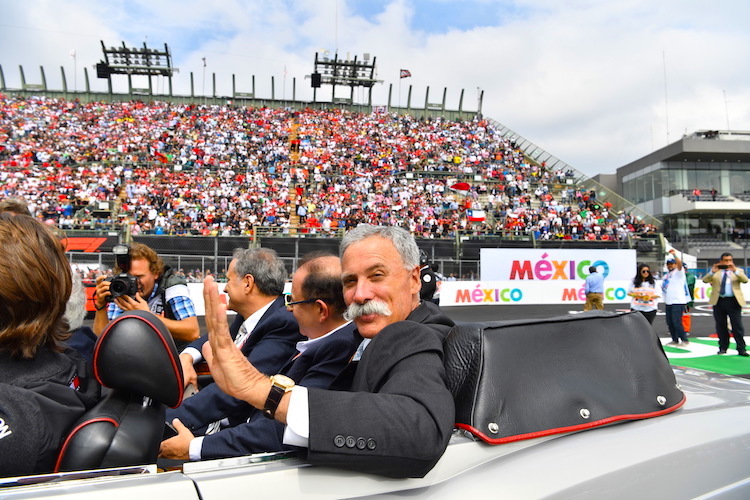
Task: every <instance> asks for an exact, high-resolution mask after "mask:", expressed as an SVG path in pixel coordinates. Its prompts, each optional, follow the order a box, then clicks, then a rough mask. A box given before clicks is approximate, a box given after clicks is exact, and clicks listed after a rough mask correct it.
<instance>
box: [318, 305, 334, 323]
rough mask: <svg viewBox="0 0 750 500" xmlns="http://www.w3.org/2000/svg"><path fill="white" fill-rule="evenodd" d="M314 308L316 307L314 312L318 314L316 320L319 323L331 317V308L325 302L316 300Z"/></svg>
mask: <svg viewBox="0 0 750 500" xmlns="http://www.w3.org/2000/svg"><path fill="white" fill-rule="evenodd" d="M315 307H317V309H316V311H317V312H318V319H319V320H320V322H321V323H322V322H323V321H326V320H327V319H328V318H330V317H331V307H330V306H329V305H328V303H326V302H325V301H323V300H316V301H315Z"/></svg>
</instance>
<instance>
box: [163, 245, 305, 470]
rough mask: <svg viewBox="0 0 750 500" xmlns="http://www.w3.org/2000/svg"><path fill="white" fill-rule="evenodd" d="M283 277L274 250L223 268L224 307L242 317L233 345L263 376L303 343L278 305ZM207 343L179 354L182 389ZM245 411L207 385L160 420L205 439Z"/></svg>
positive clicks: (239, 257)
mask: <svg viewBox="0 0 750 500" xmlns="http://www.w3.org/2000/svg"><path fill="white" fill-rule="evenodd" d="M286 277H287V271H286V267H285V266H284V262H283V261H282V260H281V259H280V258H279V256H278V255H277V254H276V252H275V251H273V250H270V249H266V248H258V249H238V250H236V251H235V253H234V258H233V259H232V261H231V262H230V263H229V268H228V269H227V283H226V285H225V287H224V292H225V293H226V294H227V296H228V299H229V300H228V301H227V306H226V307H227V309H231V310H233V311H236V312H237V314H238V315H239V316H240V317H241V318H243V322H242V323H241V324H240V325H239V326H238V328H237V333H236V335H234V339H233V342H234V343H235V345H236V346H237V347H238V348H239V349H240V351H241V352H242V355H243V356H244V357H246V358H247V359H248V360H249V361H250V362H251V363H253V365H255V366H258V367H259V368H258V369H259V370H262V371H263V373H277V372H278V371H279V370H281V368H283V366H284V364H285V363H286V362H287V360H288V359H289V358H290V357H292V356H294V354H295V353H296V352H297V351H296V349H295V346H296V345H297V342H299V341H300V340H304V337H302V336H301V335H300V333H299V326H298V325H297V321H296V319H295V318H294V315H293V314H292V313H291V312H290V311H288V310H287V308H286V307H285V306H284V296H283V295H282V292H283V291H284V282H285V280H286ZM233 326H236V325H233ZM233 333H234V332H233ZM207 340H208V337H207V336H205V335H204V336H203V337H201V338H200V339H198V340H196V341H195V342H193V343H192V344H190V346H189V347H187V348H186V349H185V350H184V351H183V352H182V353H180V361H181V362H182V367H183V372H184V374H185V384H186V386H187V385H188V384H190V383H196V382H197V376H196V374H195V369H194V368H193V364H194V363H198V362H200V361H202V360H203V355H202V352H201V349H202V347H203V344H205V343H206V341H207ZM261 367H262V368H261ZM248 410H249V408H248V406H247V404H245V403H242V402H241V401H238V400H236V399H235V398H232V397H231V396H229V395H227V394H226V393H224V392H223V391H222V390H221V389H220V388H219V387H218V386H217V385H216V384H209V385H208V386H206V387H204V388H203V389H201V390H200V391H199V392H198V393H197V394H195V395H194V396H192V397H189V398H187V399H184V400H183V402H182V404H181V405H180V406H179V407H178V408H175V409H169V410H167V418H166V421H167V422H169V423H171V422H172V421H173V420H174V419H175V418H177V419H179V420H180V422H181V425H183V426H184V427H185V428H186V429H188V430H189V431H191V432H192V433H193V434H195V435H205V434H212V433H214V432H218V431H219V430H221V429H222V428H224V427H227V426H232V425H236V424H237V423H238V422H242V421H244V420H245V419H246V418H247V412H248ZM178 431H179V430H178ZM178 451H179V452H180V453H177V452H174V453H173V455H171V456H166V455H165V456H166V458H174V459H187V458H188V456H187V454H186V453H182V452H183V451H186V450H182V448H180V449H179V450H178Z"/></svg>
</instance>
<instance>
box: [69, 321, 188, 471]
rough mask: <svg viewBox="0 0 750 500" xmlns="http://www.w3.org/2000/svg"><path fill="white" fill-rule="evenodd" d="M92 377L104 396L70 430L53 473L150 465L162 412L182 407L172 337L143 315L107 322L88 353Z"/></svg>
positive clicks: (161, 429) (159, 435)
mask: <svg viewBox="0 0 750 500" xmlns="http://www.w3.org/2000/svg"><path fill="white" fill-rule="evenodd" d="M93 364H94V375H95V376H96V378H97V380H98V381H99V382H100V383H101V384H102V386H103V387H105V388H109V389H110V390H109V391H108V394H107V396H106V397H105V398H104V399H103V400H102V401H100V402H99V403H98V404H97V405H96V406H95V407H93V408H92V409H91V410H89V411H88V412H86V414H85V415H84V416H83V417H82V418H81V419H80V420H79V421H78V422H77V423H76V424H75V425H74V426H73V430H72V431H71V432H70V434H69V435H68V437H67V438H66V439H65V441H64V443H63V446H62V448H61V450H60V453H59V456H58V459H57V464H56V467H55V472H62V471H72V470H85V469H98V468H106V467H124V466H129V465H142V464H152V463H156V458H157V454H158V452H159V444H160V442H161V440H162V435H163V432H164V415H165V410H166V407H167V406H169V407H171V408H175V407H177V406H179V404H180V403H181V402H182V394H183V385H184V384H183V377H182V367H181V365H180V359H179V356H178V354H177V350H176V348H175V344H174V341H173V339H172V336H171V335H170V333H169V330H167V328H166V326H164V323H162V321H161V320H160V319H159V318H158V317H156V316H155V315H153V314H151V313H149V312H144V311H131V312H127V313H125V314H123V315H121V316H120V317H118V318H116V319H115V320H113V321H112V322H111V323H110V324H109V325H107V327H106V328H105V330H104V332H102V334H101V336H100V337H99V340H98V341H97V343H96V347H95V348H94V356H93Z"/></svg>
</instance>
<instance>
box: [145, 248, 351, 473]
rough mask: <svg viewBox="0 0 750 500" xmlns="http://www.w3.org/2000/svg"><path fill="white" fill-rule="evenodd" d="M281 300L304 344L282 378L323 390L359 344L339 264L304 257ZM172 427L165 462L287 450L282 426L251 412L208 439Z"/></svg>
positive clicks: (326, 256) (164, 445)
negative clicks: (348, 315) (348, 317)
mask: <svg viewBox="0 0 750 500" xmlns="http://www.w3.org/2000/svg"><path fill="white" fill-rule="evenodd" d="M284 298H285V304H286V308H287V309H288V310H290V311H292V314H294V317H295V318H296V319H297V323H298V324H299V331H300V333H301V334H302V335H304V336H305V337H307V339H306V340H302V341H300V342H297V352H296V353H295V355H294V356H293V357H291V358H290V359H289V360H288V361H287V363H286V364H285V366H284V367H283V368H282V369H281V371H280V373H282V374H283V375H284V376H286V377H288V378H290V379H291V380H292V381H294V382H295V383H297V384H303V385H304V386H305V387H308V388H309V387H321V388H323V389H327V388H328V386H329V385H331V382H332V381H333V380H334V379H335V378H336V376H337V375H338V374H339V373H340V372H341V370H342V369H343V368H344V367H345V366H346V364H347V363H348V362H349V359H350V358H351V357H352V355H353V354H354V351H355V349H356V348H357V346H358V345H359V343H360V342H361V341H362V337H360V336H359V335H358V334H357V333H356V331H355V329H354V324H353V323H352V322H351V321H347V320H345V319H344V311H345V309H346V305H345V304H344V296H343V293H342V288H341V261H340V259H339V258H338V257H337V256H335V255H331V254H322V253H313V254H310V255H307V256H306V257H305V258H304V259H302V260H301V261H300V263H299V267H298V268H297V271H296V272H295V273H294V278H293V279H292V293H291V294H288V295H285V297H284ZM173 425H174V427H175V429H176V430H177V431H178V435H177V436H175V437H173V438H171V439H168V440H165V441H164V442H162V445H161V449H160V456H162V457H164V458H170V459H181V460H186V459H188V458H190V459H191V460H208V459H215V458H223V457H231V456H242V455H250V454H252V453H258V452H264V451H279V450H282V449H284V448H285V447H284V446H283V444H282V436H283V434H284V425H283V424H282V423H281V422H278V421H276V420H272V419H269V418H267V417H266V416H265V415H263V413H262V412H261V411H259V410H257V409H255V408H250V410H249V413H248V414H246V415H243V416H242V418H241V419H239V421H234V422H233V421H229V422H228V426H227V427H226V428H224V429H222V430H221V431H220V432H217V433H215V434H211V435H208V436H200V437H195V436H194V435H193V433H191V432H190V430H188V429H187V428H186V427H185V426H184V425H182V423H180V421H179V420H175V421H174V422H173ZM287 448H288V447H287Z"/></svg>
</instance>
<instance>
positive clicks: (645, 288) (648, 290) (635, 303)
mask: <svg viewBox="0 0 750 500" xmlns="http://www.w3.org/2000/svg"><path fill="white" fill-rule="evenodd" d="M628 296H630V297H632V300H631V301H630V310H631V311H639V312H640V313H641V314H643V315H644V316H645V317H646V319H647V320H648V322H649V323H650V324H653V323H654V318H655V317H656V311H657V310H658V307H657V300H658V298H659V291H658V290H657V288H656V280H654V277H653V275H652V274H651V267H650V266H649V265H648V264H640V265H638V271H637V272H636V274H635V277H634V278H633V280H632V281H631V282H630V284H629V285H628Z"/></svg>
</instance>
